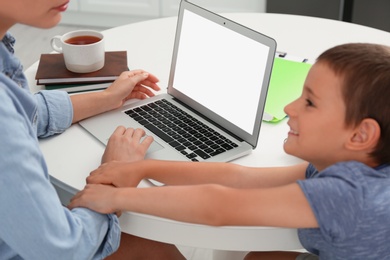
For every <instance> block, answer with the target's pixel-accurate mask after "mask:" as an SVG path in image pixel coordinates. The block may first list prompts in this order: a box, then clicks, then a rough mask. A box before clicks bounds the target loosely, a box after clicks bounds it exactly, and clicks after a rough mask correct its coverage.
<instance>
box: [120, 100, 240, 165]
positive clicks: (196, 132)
mask: <svg viewBox="0 0 390 260" xmlns="http://www.w3.org/2000/svg"><path fill="white" fill-rule="evenodd" d="M125 113H126V114H127V115H128V116H130V117H132V118H133V119H134V120H136V121H137V122H138V123H140V124H141V125H143V126H144V127H145V128H147V129H148V130H150V131H151V132H153V133H154V134H155V135H157V136H158V137H160V138H161V139H162V140H164V141H165V142H167V143H168V144H169V145H171V146H172V147H174V148H175V149H176V150H178V151H179V152H180V153H182V154H183V155H184V156H186V157H187V158H188V159H190V160H192V161H199V159H200V158H201V159H203V160H206V159H208V158H210V157H212V156H216V155H218V154H221V153H223V152H225V151H227V150H231V149H233V148H235V147H238V145H237V144H236V143H234V142H233V141H231V140H229V139H228V138H226V137H224V136H223V135H221V134H220V133H218V132H216V131H215V130H213V129H211V128H210V127H208V126H207V125H205V124H203V123H202V122H200V121H199V120H197V119H196V118H194V117H193V116H191V115H189V114H188V113H186V112H185V111H183V110H182V109H180V108H178V107H177V106H175V105H174V104H172V103H170V102H168V101H167V100H165V99H162V100H157V101H155V102H153V103H149V104H147V105H144V106H141V107H137V108H133V109H129V110H126V111H125Z"/></svg>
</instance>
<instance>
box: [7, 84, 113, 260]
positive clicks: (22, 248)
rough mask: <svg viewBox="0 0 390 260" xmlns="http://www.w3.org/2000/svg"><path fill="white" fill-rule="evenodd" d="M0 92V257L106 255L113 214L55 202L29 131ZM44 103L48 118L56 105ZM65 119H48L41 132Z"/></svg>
mask: <svg viewBox="0 0 390 260" xmlns="http://www.w3.org/2000/svg"><path fill="white" fill-rule="evenodd" d="M3 94H4V92H3V91H0V103H1V110H2V111H1V113H0V122H2V123H1V124H2V125H1V127H0V155H1V156H0V191H1V193H0V216H1V217H0V255H3V254H2V253H3V251H4V252H5V255H11V253H12V252H14V254H15V255H19V256H20V257H22V258H23V259H102V258H104V257H106V256H107V255H108V254H111V253H112V252H113V251H114V250H116V249H117V247H118V244H119V235H120V229H119V224H118V219H117V217H116V216H114V215H102V214H98V213H96V212H93V211H91V210H88V209H84V208H77V209H74V210H72V211H70V210H68V209H67V208H66V207H63V206H62V205H61V202H60V200H59V198H58V196H57V194H56V191H55V189H54V188H53V186H52V185H51V183H50V180H49V174H48V170H47V166H46V164H45V161H44V158H43V155H42V153H41V152H40V148H39V145H38V142H37V139H36V137H35V136H34V134H35V131H34V130H33V129H32V126H31V124H30V123H29V121H28V119H27V118H25V115H24V114H23V113H21V112H20V111H18V110H17V108H16V107H17V106H15V102H17V101H15V100H12V99H11V98H10V97H9V96H7V95H3ZM40 98H41V99H44V98H45V94H43V95H41V97H40ZM45 102H46V104H47V105H46V106H47V109H46V115H48V117H49V120H48V121H50V117H51V113H52V112H53V111H56V110H57V109H58V108H57V107H56V108H54V109H51V103H50V102H47V101H45ZM65 103H66V102H65ZM53 106H56V105H53ZM66 106H69V104H67V105H66ZM65 109H67V108H65ZM43 111H45V109H43ZM69 112H70V111H69V110H68V112H67V113H69ZM54 113H59V111H58V110H57V111H56V112H54ZM53 115H54V114H53ZM67 118H68V116H67ZM68 119H69V118H68ZM55 122H56V123H55ZM68 123H69V122H68ZM68 123H66V124H62V123H61V122H60V121H57V120H54V122H49V123H48V124H47V126H48V127H46V128H47V129H49V130H46V131H45V133H46V134H48V133H52V132H56V130H53V129H57V130H58V129H62V128H64V127H66V125H67V124H68ZM10 252H11V253H10ZM0 258H1V257H0Z"/></svg>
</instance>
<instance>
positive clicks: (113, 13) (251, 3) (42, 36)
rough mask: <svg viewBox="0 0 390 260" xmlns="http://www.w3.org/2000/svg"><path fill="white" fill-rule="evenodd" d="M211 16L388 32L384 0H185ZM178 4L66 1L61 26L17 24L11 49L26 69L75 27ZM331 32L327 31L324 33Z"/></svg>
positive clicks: (133, 18) (101, 25)
mask: <svg viewBox="0 0 390 260" xmlns="http://www.w3.org/2000/svg"><path fill="white" fill-rule="evenodd" d="M190 1H191V2H193V3H195V4H199V5H201V6H204V7H206V8H208V9H210V10H212V11H214V12H218V13H228V12H268V13H284V14H298V15H306V16H315V17H321V18H327V19H335V20H343V21H347V22H352V23H356V24H361V25H365V26H369V27H373V28H377V29H381V30H385V31H388V32H390V16H389V12H390V1H389V0H240V1H237V0H190ZM179 3H180V0H71V2H70V4H69V8H68V10H67V11H66V12H65V13H64V14H63V19H62V21H61V23H60V24H59V25H58V26H56V27H55V28H51V29H46V30H43V29H36V28H31V27H27V26H24V25H16V26H14V27H13V28H12V29H11V33H12V34H13V35H14V36H15V37H16V39H17V41H16V46H15V51H16V54H17V55H18V57H19V58H20V59H21V60H22V63H23V65H24V67H25V68H28V67H29V66H31V64H33V63H34V62H36V61H37V60H38V59H39V57H40V54H41V53H49V52H51V51H52V50H51V47H50V45H49V41H50V39H51V37H53V36H54V35H62V34H63V33H66V32H68V31H71V30H75V29H95V30H99V31H100V30H105V29H108V28H111V27H114V26H120V25H123V24H128V23H134V22H139V21H144V20H149V19H156V18H161V17H168V16H175V15H177V11H178V8H179ZM324 33H331V32H324Z"/></svg>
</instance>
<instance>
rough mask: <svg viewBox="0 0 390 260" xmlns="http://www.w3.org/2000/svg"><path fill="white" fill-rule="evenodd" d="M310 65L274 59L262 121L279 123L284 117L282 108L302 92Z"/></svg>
mask: <svg viewBox="0 0 390 260" xmlns="http://www.w3.org/2000/svg"><path fill="white" fill-rule="evenodd" d="M311 66H312V64H310V63H305V62H299V61H292V60H288V59H285V58H279V57H276V58H275V61H274V65H273V68H272V74H271V79H270V84H269V88H268V94H267V99H266V103H265V110H264V112H265V113H264V117H263V120H264V121H267V122H279V121H280V120H282V119H283V118H285V117H286V113H284V111H283V109H284V107H285V106H286V105H287V104H289V103H290V102H292V101H294V100H295V99H297V98H298V97H299V96H300V95H301V92H302V88H303V84H304V82H305V79H306V76H307V73H308V72H309V69H310V67H311Z"/></svg>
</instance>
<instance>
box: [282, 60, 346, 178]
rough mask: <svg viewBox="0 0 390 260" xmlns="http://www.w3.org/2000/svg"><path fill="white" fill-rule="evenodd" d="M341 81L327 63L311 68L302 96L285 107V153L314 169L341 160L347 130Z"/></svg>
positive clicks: (342, 158)
mask: <svg viewBox="0 0 390 260" xmlns="http://www.w3.org/2000/svg"><path fill="white" fill-rule="evenodd" d="M341 88H342V78H340V77H339V76H338V75H336V74H335V73H334V72H333V71H332V70H331V69H330V68H329V67H328V65H327V64H324V63H316V64H314V65H313V66H312V68H311V70H310V71H309V73H308V76H307V78H306V81H305V85H304V88H303V91H302V95H301V96H300V97H299V98H298V99H297V100H295V101H293V102H292V103H290V104H289V105H287V106H286V107H285V112H286V113H287V115H288V116H289V121H288V125H289V126H290V131H289V132H288V138H287V140H286V142H285V144H284V149H285V151H286V152H287V153H289V154H291V155H294V156H297V157H300V158H301V159H303V160H306V161H309V162H311V163H313V164H314V165H315V166H316V167H317V169H319V170H320V169H323V168H326V167H327V166H329V165H331V164H333V163H335V162H338V161H342V160H344V159H345V158H344V155H343V154H345V150H344V149H345V145H344V144H345V142H346V141H347V140H348V138H349V136H350V133H351V132H350V129H348V128H347V127H346V126H345V104H344V101H343V98H342V93H341Z"/></svg>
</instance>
